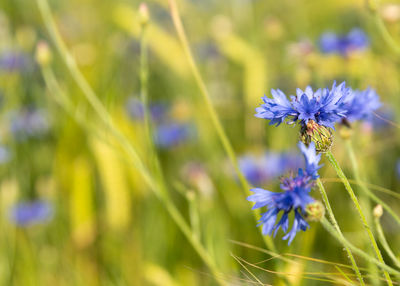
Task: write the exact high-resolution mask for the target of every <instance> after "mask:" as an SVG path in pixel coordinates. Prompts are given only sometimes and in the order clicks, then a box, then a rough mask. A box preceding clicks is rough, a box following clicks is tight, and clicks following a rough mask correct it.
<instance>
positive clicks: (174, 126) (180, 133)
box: [154, 122, 193, 148]
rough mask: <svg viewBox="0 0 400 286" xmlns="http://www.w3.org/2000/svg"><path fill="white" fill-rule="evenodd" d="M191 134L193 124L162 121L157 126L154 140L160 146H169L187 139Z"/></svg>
mask: <svg viewBox="0 0 400 286" xmlns="http://www.w3.org/2000/svg"><path fill="white" fill-rule="evenodd" d="M192 134H193V126H192V125H190V124H187V123H186V124H185V123H177V122H173V123H163V124H161V125H159V126H157V129H156V131H155V138H154V141H155V143H156V145H157V146H158V147H160V148H170V147H173V146H176V145H179V144H180V143H182V142H184V141H186V140H188V139H189V138H190V137H191V136H192Z"/></svg>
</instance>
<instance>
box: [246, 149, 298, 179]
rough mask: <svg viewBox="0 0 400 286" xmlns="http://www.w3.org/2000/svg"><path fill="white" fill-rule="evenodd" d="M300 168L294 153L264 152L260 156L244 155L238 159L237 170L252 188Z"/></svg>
mask: <svg viewBox="0 0 400 286" xmlns="http://www.w3.org/2000/svg"><path fill="white" fill-rule="evenodd" d="M300 166H301V157H300V156H298V155H297V154H294V153H289V152H287V153H274V152H265V153H264V154H263V155H262V156H254V155H250V154H247V155H244V156H242V157H240V158H239V168H240V170H241V171H242V173H243V174H244V176H245V177H246V179H247V180H248V181H249V182H250V183H251V184H252V185H254V186H260V185H262V184H265V183H267V182H268V181H270V180H271V179H274V178H276V177H279V176H281V175H283V174H284V173H286V172H288V171H289V170H296V169H298V168H299V167H300Z"/></svg>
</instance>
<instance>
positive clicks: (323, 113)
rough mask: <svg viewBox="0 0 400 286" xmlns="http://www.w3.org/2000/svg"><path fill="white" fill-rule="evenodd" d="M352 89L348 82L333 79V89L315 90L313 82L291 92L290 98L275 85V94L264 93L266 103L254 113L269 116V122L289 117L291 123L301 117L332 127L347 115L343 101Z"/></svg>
mask: <svg viewBox="0 0 400 286" xmlns="http://www.w3.org/2000/svg"><path fill="white" fill-rule="evenodd" d="M350 92H351V89H350V88H347V87H346V84H345V82H343V83H341V84H340V85H338V86H336V82H334V83H333V85H332V88H331V89H330V90H329V89H328V88H325V89H318V90H317V91H315V92H314V91H313V90H312V88H311V87H310V86H307V88H306V89H305V90H304V91H303V90H301V89H299V88H298V89H297V90H296V94H297V96H291V100H290V101H289V100H288V99H287V97H286V95H285V94H284V93H283V92H282V91H280V90H279V89H278V90H273V89H272V90H271V93H272V97H273V98H268V97H266V96H264V97H263V98H262V99H263V101H264V104H262V105H261V107H257V108H256V112H257V113H256V115H255V116H256V117H259V118H264V119H267V120H270V121H271V122H270V125H273V124H276V126H278V125H279V124H281V123H282V122H284V121H285V120H286V119H289V121H288V122H289V123H294V122H297V121H300V123H301V124H302V125H306V124H307V122H308V121H309V120H313V121H315V122H316V123H318V124H319V125H322V126H326V127H331V128H333V126H334V124H335V123H336V122H337V121H339V120H340V119H341V118H342V117H344V116H345V112H346V110H345V109H344V108H343V104H342V101H343V98H344V97H346V96H347V94H348V93H350Z"/></svg>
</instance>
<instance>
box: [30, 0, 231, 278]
mask: <svg viewBox="0 0 400 286" xmlns="http://www.w3.org/2000/svg"><path fill="white" fill-rule="evenodd" d="M37 3H38V6H39V9H40V12H41V15H42V17H43V20H44V23H45V25H46V27H47V29H48V32H49V33H50V36H51V37H52V39H53V41H54V42H55V45H56V47H57V49H58V51H59V53H60V54H61V56H62V59H63V60H64V62H65V64H66V66H67V67H68V70H69V71H70V73H71V75H72V77H73V78H74V80H75V82H76V83H77V84H78V86H79V87H80V88H81V90H82V92H83V94H84V96H85V97H86V99H87V100H88V102H89V103H90V104H91V106H92V108H93V109H94V110H95V112H96V113H97V115H98V117H99V118H100V119H101V120H102V122H103V123H104V125H105V126H106V128H107V129H108V130H109V131H110V132H111V134H112V135H113V136H114V137H115V138H116V139H117V141H118V142H119V143H120V144H121V146H122V147H123V148H124V149H125V151H126V152H127V153H128V154H129V155H130V158H131V159H132V161H133V163H134V165H135V166H136V168H137V169H138V171H139V173H140V174H141V175H142V177H143V179H144V181H145V183H147V185H148V186H149V187H150V189H151V190H152V191H153V192H154V194H155V195H156V196H157V197H158V198H159V199H160V200H161V201H162V202H163V205H164V206H165V207H166V209H167V212H168V213H169V215H170V216H171V217H172V219H173V220H174V222H175V223H176V224H177V226H178V228H179V229H180V230H181V231H182V232H183V234H184V235H185V237H186V238H187V239H188V241H189V242H190V244H191V245H192V247H193V248H194V249H195V250H196V252H197V253H198V255H199V256H200V257H201V259H202V260H203V262H204V263H205V264H206V265H207V266H208V267H209V269H210V270H211V272H212V274H213V277H214V278H215V280H216V281H217V282H218V283H219V284H220V285H226V283H225V281H223V280H222V279H221V278H220V274H219V272H218V270H217V266H216V264H215V263H214V261H213V259H212V258H211V256H210V255H209V254H208V253H207V251H206V249H205V248H204V247H203V245H202V244H201V243H200V241H199V240H198V239H196V238H195V236H194V235H193V234H192V232H191V229H190V227H189V226H188V224H187V223H186V221H185V220H184V218H183V217H182V215H181V213H180V212H179V211H178V209H177V208H176V207H175V205H174V204H173V202H172V200H171V199H170V197H169V196H168V195H167V189H166V186H165V185H164V184H156V183H155V182H154V181H153V180H152V178H151V175H150V173H149V172H148V170H147V169H146V167H145V166H144V164H143V162H142V160H141V159H140V157H139V156H138V154H137V152H136V150H135V148H134V147H133V146H132V145H131V143H130V142H129V140H128V138H126V137H125V136H124V135H123V134H122V133H121V132H120V131H119V129H117V128H116V127H115V125H114V124H113V121H112V118H111V115H110V114H109V113H108V111H107V110H106V108H105V107H104V106H103V104H102V103H101V101H100V100H99V99H98V97H97V96H96V94H95V92H94V91H93V89H92V88H91V86H90V85H89V84H88V82H87V81H86V79H85V78H84V76H83V75H82V73H81V72H80V70H79V69H78V68H77V65H76V62H75V60H74V58H73V57H72V55H71V54H70V53H69V51H68V49H67V47H66V45H65V43H64V42H63V40H62V38H61V36H60V35H59V32H58V30H57V28H56V26H55V22H54V20H53V17H52V14H51V10H50V7H49V5H48V3H47V1H46V0H37Z"/></svg>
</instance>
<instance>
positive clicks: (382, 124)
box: [362, 106, 394, 131]
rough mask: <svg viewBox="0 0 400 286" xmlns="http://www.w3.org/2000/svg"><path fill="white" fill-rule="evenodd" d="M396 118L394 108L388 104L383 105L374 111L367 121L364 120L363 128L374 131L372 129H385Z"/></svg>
mask: <svg viewBox="0 0 400 286" xmlns="http://www.w3.org/2000/svg"><path fill="white" fill-rule="evenodd" d="M393 119H394V112H393V110H391V109H389V108H388V107H387V106H383V107H382V108H380V109H379V110H377V111H375V112H373V115H372V116H369V117H368V118H367V119H366V120H365V121H363V125H362V127H363V129H364V130H366V131H372V129H384V128H387V127H389V126H391V125H390V123H389V122H390V121H392V120H393Z"/></svg>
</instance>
